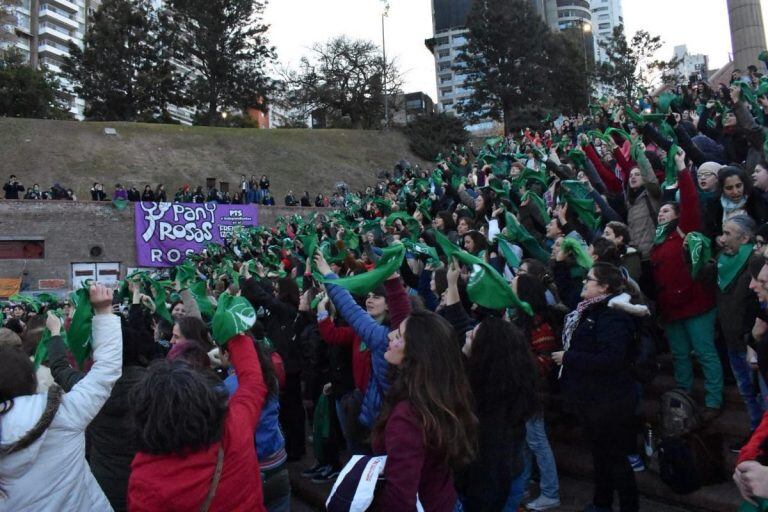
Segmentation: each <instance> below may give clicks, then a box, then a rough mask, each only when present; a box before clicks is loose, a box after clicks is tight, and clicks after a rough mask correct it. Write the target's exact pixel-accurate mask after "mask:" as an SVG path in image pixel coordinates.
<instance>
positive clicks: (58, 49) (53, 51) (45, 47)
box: [37, 40, 69, 57]
mask: <svg viewBox="0 0 768 512" xmlns="http://www.w3.org/2000/svg"><path fill="white" fill-rule="evenodd" d="M37 51H38V53H39V54H40V56H41V57H43V56H44V55H45V54H46V53H48V54H50V55H55V56H57V57H69V47H68V46H65V45H63V44H60V43H57V42H55V41H51V40H47V41H44V42H42V43H40V45H39V46H38V47H37Z"/></svg>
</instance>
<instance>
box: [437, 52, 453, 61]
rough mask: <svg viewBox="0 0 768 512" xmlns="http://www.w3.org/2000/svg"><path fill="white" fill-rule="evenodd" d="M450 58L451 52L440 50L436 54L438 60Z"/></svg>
mask: <svg viewBox="0 0 768 512" xmlns="http://www.w3.org/2000/svg"><path fill="white" fill-rule="evenodd" d="M450 56H451V50H440V51H439V52H437V57H438V58H439V59H444V58H446V57H450Z"/></svg>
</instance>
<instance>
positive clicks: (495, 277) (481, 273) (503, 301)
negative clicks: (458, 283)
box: [433, 230, 533, 316]
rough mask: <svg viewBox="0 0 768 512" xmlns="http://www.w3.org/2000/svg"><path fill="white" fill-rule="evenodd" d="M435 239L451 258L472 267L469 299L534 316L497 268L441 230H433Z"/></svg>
mask: <svg viewBox="0 0 768 512" xmlns="http://www.w3.org/2000/svg"><path fill="white" fill-rule="evenodd" d="M433 233H434V235H435V240H436V241H437V244H438V245H439V246H440V248H441V249H442V250H443V252H444V253H445V255H446V256H447V257H448V259H449V260H450V259H451V258H456V259H457V260H459V261H460V262H461V263H463V264H465V265H467V266H469V267H470V269H471V271H470V274H469V281H468V282H467V295H468V296H469V300H471V301H472V302H474V303H475V304H478V305H479V306H482V307H484V308H488V309H506V308H508V307H510V306H514V307H516V308H518V309H522V310H523V311H525V312H526V313H527V314H528V315H531V316H533V310H532V309H531V306H530V305H529V304H528V303H526V302H521V301H520V299H518V298H517V295H515V292H513V291H512V287H511V286H510V285H509V283H507V282H506V281H505V280H504V277H502V275H501V274H499V273H498V272H497V271H496V269H495V268H493V267H492V266H491V265H489V264H488V263H486V261H485V260H482V259H480V258H478V257H476V256H473V255H471V254H469V253H468V252H467V251H464V250H462V249H459V248H458V247H456V246H455V245H454V244H452V243H451V241H450V240H448V239H447V238H446V237H445V235H443V234H442V233H440V232H439V231H435V230H433Z"/></svg>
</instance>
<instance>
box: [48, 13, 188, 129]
mask: <svg viewBox="0 0 768 512" xmlns="http://www.w3.org/2000/svg"><path fill="white" fill-rule="evenodd" d="M164 17H165V15H164V13H163V12H158V11H156V10H155V9H154V8H153V7H152V3H151V0H105V1H104V2H102V4H101V5H100V6H99V8H98V9H97V10H96V12H95V13H94V15H93V22H92V24H91V25H90V27H89V29H88V32H87V33H86V35H85V45H84V49H83V50H81V49H80V48H79V47H78V46H77V45H75V44H74V43H70V48H69V54H70V57H68V58H67V59H66V60H65V63H64V66H63V67H62V70H63V75H64V76H65V77H66V78H67V79H68V80H69V82H70V83H71V84H72V91H71V92H73V93H74V94H77V95H78V96H80V97H81V98H83V99H84V100H85V101H86V108H85V117H86V118H87V119H92V120H99V121H113V120H117V121H136V120H140V121H164V122H167V121H168V120H169V119H170V117H169V114H168V107H169V106H170V105H176V106H183V105H184V104H185V103H186V102H185V99H184V96H183V94H182V93H183V89H184V87H183V83H184V77H183V76H182V75H181V74H180V73H179V71H178V70H177V69H176V67H175V66H174V63H173V60H172V59H173V58H174V57H175V56H176V53H175V48H174V40H173V35H172V33H170V32H167V31H165V30H164V24H163V23H162V22H163V19H164Z"/></svg>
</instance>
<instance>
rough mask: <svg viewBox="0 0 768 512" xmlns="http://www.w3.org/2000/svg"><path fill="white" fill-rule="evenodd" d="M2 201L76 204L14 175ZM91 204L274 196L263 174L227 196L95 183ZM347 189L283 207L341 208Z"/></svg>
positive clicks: (69, 194)
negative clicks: (26, 184) (110, 188)
mask: <svg viewBox="0 0 768 512" xmlns="http://www.w3.org/2000/svg"><path fill="white" fill-rule="evenodd" d="M3 192H4V197H5V199H37V200H41V199H63V200H69V201H77V200H78V199H77V196H76V195H75V193H74V191H73V190H72V189H71V188H64V187H63V186H61V185H60V184H58V183H56V184H54V185H53V186H52V187H50V188H49V189H42V188H40V185H39V184H37V183H35V184H34V185H32V187H29V188H24V185H23V184H22V183H21V181H19V179H18V178H17V177H16V176H15V175H13V174H12V175H10V176H9V177H8V181H7V182H6V183H5V184H4V185H3ZM89 192H90V196H91V201H129V202H138V201H147V202H154V201H157V202H167V201H169V200H170V201H171V202H174V203H211V202H213V203H220V204H257V205H262V206H275V204H277V203H276V202H275V197H274V196H273V195H272V192H271V190H270V183H269V178H268V177H267V176H266V175H262V176H261V178H260V179H258V180H257V179H256V176H251V179H250V180H249V179H246V177H245V175H242V176H241V179H240V185H239V187H238V189H237V190H236V191H234V192H233V193H231V194H230V192H229V191H228V190H224V191H222V190H219V189H217V188H216V187H215V186H210V187H203V186H202V185H198V186H197V187H191V186H190V185H182V186H180V187H179V188H178V189H177V190H176V192H175V193H174V194H173V196H169V194H168V192H167V191H166V188H165V185H164V184H163V183H159V184H157V186H155V187H154V188H153V187H152V185H150V184H145V185H144V188H143V189H142V190H139V189H138V188H136V187H135V186H130V187H126V186H125V185H122V184H120V183H117V184H116V185H115V188H114V190H113V191H112V193H111V194H110V193H108V192H107V191H105V190H104V184H102V183H99V182H96V183H94V184H93V186H92V187H91V189H90V191H89ZM346 193H347V191H346V187H345V186H341V187H339V188H338V189H337V190H336V191H335V192H333V193H332V194H331V195H330V196H326V195H324V194H322V193H319V194H317V195H316V196H315V197H314V198H312V197H311V196H310V194H309V191H304V193H303V194H302V195H301V196H299V197H297V196H296V195H295V194H294V193H293V190H289V191H288V193H287V194H286V195H285V197H284V199H283V205H284V206H302V207H310V206H315V207H319V208H327V207H330V208H341V207H343V205H344V197H345V196H346Z"/></svg>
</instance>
